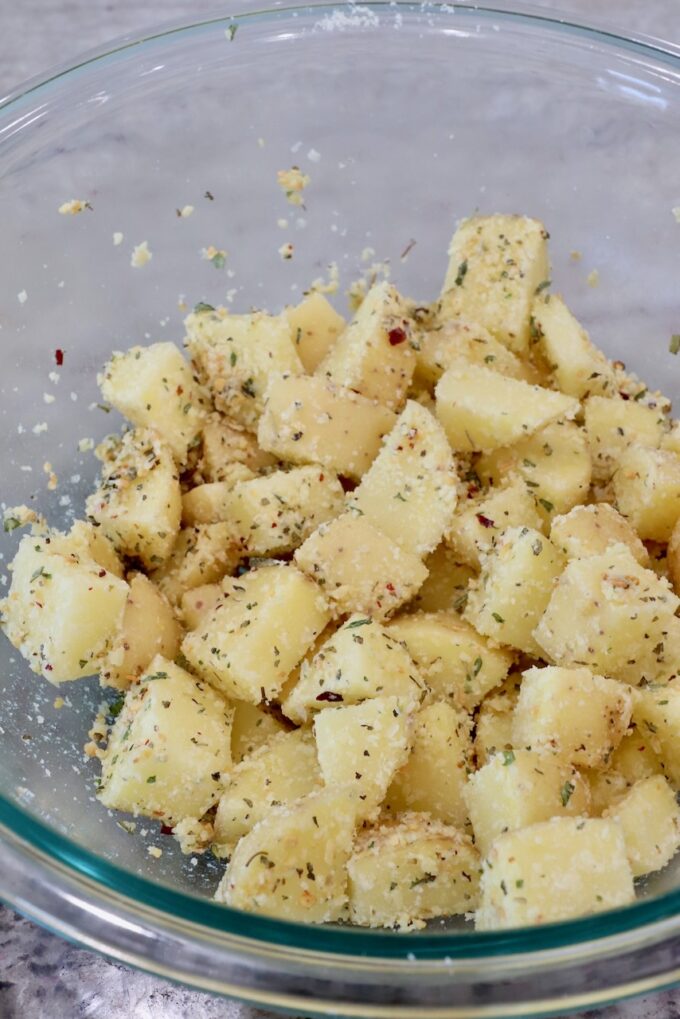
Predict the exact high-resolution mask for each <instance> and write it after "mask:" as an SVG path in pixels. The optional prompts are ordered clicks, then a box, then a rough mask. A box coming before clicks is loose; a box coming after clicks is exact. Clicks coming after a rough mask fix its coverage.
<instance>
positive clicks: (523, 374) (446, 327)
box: [416, 319, 533, 387]
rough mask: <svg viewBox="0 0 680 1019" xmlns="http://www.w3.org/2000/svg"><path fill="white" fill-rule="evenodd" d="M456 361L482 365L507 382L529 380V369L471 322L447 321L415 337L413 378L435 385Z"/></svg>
mask: <svg viewBox="0 0 680 1019" xmlns="http://www.w3.org/2000/svg"><path fill="white" fill-rule="evenodd" d="M458 361H463V362H464V363H468V364H480V365H486V366H487V367H489V368H493V370H494V371H496V372H499V374H501V375H505V376H506V377H507V378H511V379H524V380H525V381H527V382H529V381H533V372H532V370H531V368H530V367H528V366H526V365H524V364H523V363H522V361H520V359H519V358H518V357H517V356H516V354H513V353H512V351H510V350H508V348H507V347H504V346H503V344H502V343H499V342H498V340H495V339H494V338H493V336H492V335H491V333H490V332H489V331H488V329H485V328H484V327H483V326H480V325H477V323H475V322H466V321H465V320H463V319H449V320H447V321H445V322H442V323H440V324H439V325H437V326H436V327H435V328H434V329H432V330H430V331H425V332H421V333H419V334H418V338H417V347H416V379H417V380H418V381H419V382H422V383H423V384H424V385H426V386H430V387H432V386H435V385H436V384H437V382H439V380H440V378H441V377H442V375H443V374H444V372H445V371H446V370H447V369H448V368H450V367H451V365H452V364H455V363H456V362H458Z"/></svg>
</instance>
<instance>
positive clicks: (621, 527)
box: [550, 502, 649, 566]
mask: <svg viewBox="0 0 680 1019" xmlns="http://www.w3.org/2000/svg"><path fill="white" fill-rule="evenodd" d="M550 540H551V541H552V543H553V545H556V546H557V548H559V549H560V550H561V551H562V552H563V553H564V554H565V556H566V557H567V559H585V558H587V557H588V556H591V555H600V554H601V553H602V552H606V550H607V549H608V548H611V546H612V545H626V546H627V547H628V549H629V550H630V552H631V554H632V555H633V556H634V557H635V558H636V559H637V561H638V562H639V563H640V564H641V565H642V566H646V565H647V563H648V561H649V556H648V555H647V549H646V548H645V546H644V545H643V544H642V542H641V541H640V539H639V538H638V536H637V534H636V533H635V531H634V530H633V528H632V527H631V526H630V524H629V523H628V521H627V520H626V519H625V517H622V516H621V514H620V513H619V512H617V510H615V509H614V507H613V506H610V505H609V503H607V502H600V503H596V504H595V505H591V506H575V507H574V508H573V509H572V510H570V511H569V513H566V514H564V515H563V516H557V517H553V522H552V527H551V528H550Z"/></svg>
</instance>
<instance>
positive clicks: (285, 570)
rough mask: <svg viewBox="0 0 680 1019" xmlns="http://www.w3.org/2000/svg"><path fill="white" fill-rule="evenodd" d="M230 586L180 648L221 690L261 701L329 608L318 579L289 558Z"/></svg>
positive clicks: (268, 695)
mask: <svg viewBox="0 0 680 1019" xmlns="http://www.w3.org/2000/svg"><path fill="white" fill-rule="evenodd" d="M230 587H231V593H230V595H229V597H228V598H226V599H225V601H224V602H221V603H218V604H217V606H216V607H215V609H214V611H213V612H212V613H211V614H210V615H209V616H208V617H207V618H206V619H204V620H203V621H202V623H201V624H200V625H199V627H198V629H196V630H193V631H192V632H191V633H189V634H187V636H186V637H185V638H184V641H183V642H182V651H183V653H184V655H185V656H186V658H187V660H188V661H189V662H190V663H191V665H192V666H193V667H194V668H195V669H196V671H197V672H198V674H199V675H200V676H202V677H204V678H205V679H206V680H207V681H208V682H209V683H212V684H213V685H214V686H215V687H216V688H217V689H218V690H221V691H222V692H223V693H224V694H226V695H227V696H229V697H236V698H238V699H239V700H244V701H250V703H251V704H259V703H260V701H262V700H268V699H272V698H274V697H276V696H277V694H278V693H279V691H280V690H281V688H282V686H283V684H284V682H285V681H286V678H287V676H288V675H289V674H290V672H291V671H292V670H293V669H294V668H295V666H296V665H297V664H298V662H299V661H300V660H301V659H302V657H303V655H304V654H305V652H306V651H307V649H308V648H309V647H310V646H311V645H312V644H313V642H314V640H315V639H316V637H317V636H318V635H319V634H320V633H321V631H322V630H323V628H324V626H325V625H326V623H327V622H328V621H329V618H330V613H329V611H328V608H327V603H326V600H325V598H324V596H323V594H322V592H321V591H320V589H319V588H318V587H317V586H316V584H314V583H313V582H312V581H311V580H309V579H308V578H307V577H305V576H304V574H302V573H300V571H299V570H297V569H295V567H294V566H292V565H289V564H281V565H277V566H262V567H260V568H259V569H257V570H253V571H251V572H250V573H247V574H245V575H244V576H243V577H239V578H238V580H237V581H234V582H233V583H232V584H231V585H230Z"/></svg>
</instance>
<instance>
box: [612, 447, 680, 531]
mask: <svg viewBox="0 0 680 1019" xmlns="http://www.w3.org/2000/svg"><path fill="white" fill-rule="evenodd" d="M613 485H614V498H615V499H616V505H617V507H618V509H619V510H620V512H621V513H622V514H623V516H624V517H625V518H626V519H627V520H629V521H630V523H631V525H632V527H634V528H635V530H636V531H637V533H638V534H639V536H640V537H641V538H643V539H646V540H651V541H661V542H666V541H669V540H670V538H671V535H672V533H673V528H674V526H675V524H676V522H677V521H678V519H679V518H680V457H678V456H676V454H675V453H670V452H668V451H666V450H661V449H646V448H645V447H643V446H639V447H638V446H631V447H630V448H629V449H627V450H626V451H625V453H623V454H622V455H621V456H620V457H619V463H618V468H617V470H616V473H615V474H614V479H613Z"/></svg>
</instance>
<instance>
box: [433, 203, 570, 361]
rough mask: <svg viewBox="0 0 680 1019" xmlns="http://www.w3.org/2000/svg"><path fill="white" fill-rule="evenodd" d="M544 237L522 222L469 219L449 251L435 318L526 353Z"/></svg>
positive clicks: (544, 257) (545, 271) (536, 225)
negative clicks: (463, 323) (468, 324)
mask: <svg viewBox="0 0 680 1019" xmlns="http://www.w3.org/2000/svg"><path fill="white" fill-rule="evenodd" d="M547 240H548V233H547V231H546V229H545V227H544V226H543V224H542V223H541V222H539V220H537V219H529V218H528V217H527V216H502V215H496V216H472V217H470V218H469V219H464V220H462V221H461V222H460V224H459V226H458V229H457V230H456V232H455V233H454V235H453V238H452V239H451V245H450V247H449V267H448V270H447V273H446V278H445V280H444V287H443V289H442V294H441V298H440V304H441V310H440V313H439V318H440V319H441V320H442V321H446V320H447V319H449V318H466V319H470V320H472V321H473V322H478V323H479V324H480V325H482V326H485V327H486V328H487V329H488V330H489V332H491V333H492V334H493V336H495V338H496V339H497V340H500V342H501V343H503V344H504V345H505V346H506V347H509V348H510V350H513V351H515V353H518V354H524V353H526V351H527V349H528V347H529V339H530V317H531V304H532V301H533V298H534V294H535V292H536V288H537V287H539V286H540V284H541V283H544V282H545V280H547V279H548V278H549V276H550V264H549V262H548V245H547Z"/></svg>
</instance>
